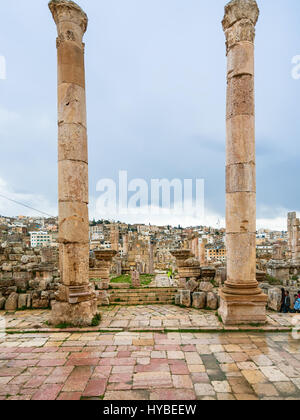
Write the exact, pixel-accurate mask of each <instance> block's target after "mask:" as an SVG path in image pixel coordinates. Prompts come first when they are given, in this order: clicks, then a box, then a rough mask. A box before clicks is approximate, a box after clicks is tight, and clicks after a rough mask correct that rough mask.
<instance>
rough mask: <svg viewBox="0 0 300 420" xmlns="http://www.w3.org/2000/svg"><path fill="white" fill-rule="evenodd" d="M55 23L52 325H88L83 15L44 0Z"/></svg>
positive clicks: (64, 3) (91, 306) (92, 299)
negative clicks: (56, 268)
mask: <svg viewBox="0 0 300 420" xmlns="http://www.w3.org/2000/svg"><path fill="white" fill-rule="evenodd" d="M49 8H50V10H51V12H52V15H53V18H54V21H55V23H56V26H57V32H58V38H57V57H58V184H59V185H58V196H59V197H58V198H59V244H60V270H61V285H60V288H59V291H58V292H57V294H56V301H55V302H53V305H52V319H51V323H52V324H54V325H55V324H59V323H62V322H66V323H70V324H72V325H76V326H78V325H80V326H82V325H90V324H91V321H92V319H93V317H94V316H95V314H96V311H97V303H96V296H95V293H94V291H93V289H92V286H91V285H90V283H89V215H88V154H87V129H86V99H85V70H84V44H83V42H82V38H83V35H84V33H85V31H86V29H87V23H88V19H87V16H86V14H85V13H84V12H83V11H82V10H81V8H80V7H79V6H78V5H77V4H75V3H74V2H72V1H68V0H52V1H50V3H49Z"/></svg>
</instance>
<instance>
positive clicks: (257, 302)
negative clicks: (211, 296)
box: [219, 291, 267, 325]
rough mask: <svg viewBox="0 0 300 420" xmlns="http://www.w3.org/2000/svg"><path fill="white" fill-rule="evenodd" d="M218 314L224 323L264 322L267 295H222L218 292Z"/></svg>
mask: <svg viewBox="0 0 300 420" xmlns="http://www.w3.org/2000/svg"><path fill="white" fill-rule="evenodd" d="M220 297H221V303H220V309H219V315H220V316H221V318H222V320H223V322H224V324H226V325H240V324H249V323H259V324H265V323H266V303H267V296H266V295H264V294H263V293H261V294H259V295H253V296H249V295H245V296H241V295H228V294H226V295H224V294H223V293H222V291H221V292H220Z"/></svg>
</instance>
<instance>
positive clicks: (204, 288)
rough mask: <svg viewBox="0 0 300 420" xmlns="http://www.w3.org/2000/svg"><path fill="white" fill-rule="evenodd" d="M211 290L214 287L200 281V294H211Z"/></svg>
mask: <svg viewBox="0 0 300 420" xmlns="http://www.w3.org/2000/svg"><path fill="white" fill-rule="evenodd" d="M213 288H214V286H213V285H212V284H211V283H209V282H207V281H202V282H201V283H200V286H199V290H201V292H212V291H213Z"/></svg>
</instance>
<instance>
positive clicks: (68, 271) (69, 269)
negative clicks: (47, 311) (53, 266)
mask: <svg viewBox="0 0 300 420" xmlns="http://www.w3.org/2000/svg"><path fill="white" fill-rule="evenodd" d="M61 266H62V276H63V278H64V284H65V285H68V286H72V285H73V283H74V285H80V284H88V283H89V243H87V244H64V245H62V253H61Z"/></svg>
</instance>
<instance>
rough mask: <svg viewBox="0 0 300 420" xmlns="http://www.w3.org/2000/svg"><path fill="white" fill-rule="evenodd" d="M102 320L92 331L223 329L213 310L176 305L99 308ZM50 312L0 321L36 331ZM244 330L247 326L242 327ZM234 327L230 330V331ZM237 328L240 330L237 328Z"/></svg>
mask: <svg viewBox="0 0 300 420" xmlns="http://www.w3.org/2000/svg"><path fill="white" fill-rule="evenodd" d="M99 310H100V312H101V315H102V319H101V323H100V326H99V327H97V328H95V329H94V330H95V331H96V330H99V329H101V330H105V329H113V330H114V329H121V330H129V331H130V330H133V331H134V330H143V331H144V330H145V331H146V330H155V329H157V330H159V329H161V330H163V329H167V330H189V329H191V330H198V329H202V330H205V329H206V330H214V331H218V330H223V329H224V326H223V324H222V323H220V321H219V319H218V316H217V315H216V311H205V310H197V309H193V308H181V307H178V306H175V305H145V306H127V307H126V306H110V307H101V308H99ZM49 314H50V311H48V310H34V311H18V312H15V313H5V312H4V311H0V330H1V328H2V324H3V321H2V324H1V319H2V320H5V326H6V328H7V329H14V330H27V329H29V330H36V329H47V328H48V326H47V320H48V319H49ZM295 317H300V315H296V316H295V315H294V314H278V313H275V312H269V313H268V323H267V325H266V326H265V327H259V328H260V329H264V330H266V331H268V330H273V329H275V330H284V329H287V330H290V329H291V328H292V327H294V324H293V322H295ZM241 328H242V329H244V330H245V328H246V327H241ZM247 328H249V329H251V328H252V329H255V328H256V329H257V328H258V326H255V325H250V326H248V327H247ZM232 329H233V328H232V327H230V330H232ZM236 329H239V327H236Z"/></svg>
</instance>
